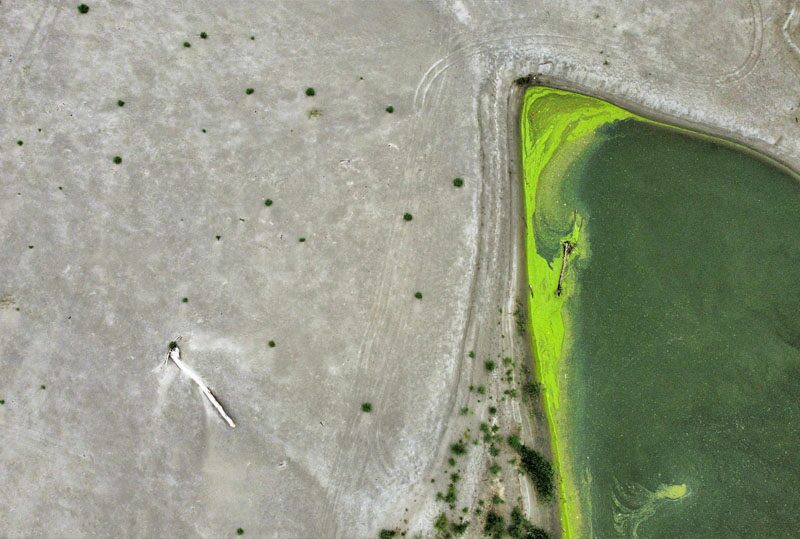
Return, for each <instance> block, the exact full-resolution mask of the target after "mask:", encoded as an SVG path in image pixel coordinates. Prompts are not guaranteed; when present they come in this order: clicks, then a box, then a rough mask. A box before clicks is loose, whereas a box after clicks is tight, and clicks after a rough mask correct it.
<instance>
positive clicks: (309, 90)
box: [306, 86, 317, 97]
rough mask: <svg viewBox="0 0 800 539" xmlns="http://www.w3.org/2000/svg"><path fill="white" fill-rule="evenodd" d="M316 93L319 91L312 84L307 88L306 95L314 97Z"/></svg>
mask: <svg viewBox="0 0 800 539" xmlns="http://www.w3.org/2000/svg"><path fill="white" fill-rule="evenodd" d="M316 93H317V91H316V90H315V89H314V88H312V87H311V86H309V87H308V88H306V95H307V96H308V97H314V95H315V94H316Z"/></svg>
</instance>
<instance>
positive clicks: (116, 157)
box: [113, 155, 122, 165]
mask: <svg viewBox="0 0 800 539" xmlns="http://www.w3.org/2000/svg"><path fill="white" fill-rule="evenodd" d="M113 161H114V164H115V165H119V164H120V163H122V157H120V156H119V155H115V156H114V159H113Z"/></svg>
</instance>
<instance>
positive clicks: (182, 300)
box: [181, 298, 189, 303]
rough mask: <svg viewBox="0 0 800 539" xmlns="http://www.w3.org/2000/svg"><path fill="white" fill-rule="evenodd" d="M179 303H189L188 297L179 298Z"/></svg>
mask: <svg viewBox="0 0 800 539" xmlns="http://www.w3.org/2000/svg"><path fill="white" fill-rule="evenodd" d="M181 303H189V298H183V299H181Z"/></svg>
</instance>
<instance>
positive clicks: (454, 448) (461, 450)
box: [450, 442, 467, 455]
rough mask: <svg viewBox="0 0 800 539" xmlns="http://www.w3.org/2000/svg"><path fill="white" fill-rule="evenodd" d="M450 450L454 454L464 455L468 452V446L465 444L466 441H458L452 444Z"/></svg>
mask: <svg viewBox="0 0 800 539" xmlns="http://www.w3.org/2000/svg"><path fill="white" fill-rule="evenodd" d="M450 451H451V452H452V453H453V454H454V455H464V454H466V452H467V446H466V445H465V444H464V442H456V443H454V444H451V445H450Z"/></svg>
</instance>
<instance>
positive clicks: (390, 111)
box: [386, 105, 394, 114]
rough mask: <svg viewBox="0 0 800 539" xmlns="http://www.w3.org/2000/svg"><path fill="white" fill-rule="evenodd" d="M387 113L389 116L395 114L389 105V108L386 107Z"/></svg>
mask: <svg viewBox="0 0 800 539" xmlns="http://www.w3.org/2000/svg"><path fill="white" fill-rule="evenodd" d="M386 112H388V113H389V114H391V113H393V112H394V107H393V106H391V105H389V106H388V107H386Z"/></svg>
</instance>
